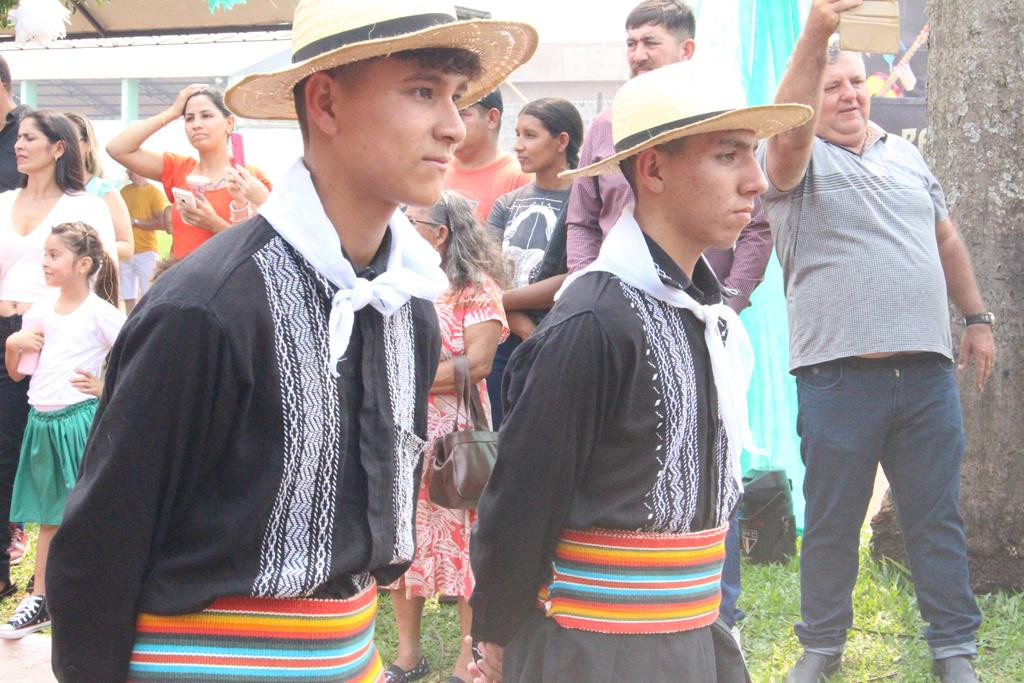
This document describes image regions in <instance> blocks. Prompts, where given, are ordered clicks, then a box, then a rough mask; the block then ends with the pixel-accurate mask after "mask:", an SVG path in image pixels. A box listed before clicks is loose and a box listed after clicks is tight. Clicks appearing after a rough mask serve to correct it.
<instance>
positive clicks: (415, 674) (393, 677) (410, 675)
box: [384, 657, 430, 683]
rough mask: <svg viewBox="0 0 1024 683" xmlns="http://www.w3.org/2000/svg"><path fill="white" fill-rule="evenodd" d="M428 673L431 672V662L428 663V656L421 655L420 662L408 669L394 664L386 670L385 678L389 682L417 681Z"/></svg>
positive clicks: (406, 682) (405, 682)
mask: <svg viewBox="0 0 1024 683" xmlns="http://www.w3.org/2000/svg"><path fill="white" fill-rule="evenodd" d="M428 673H430V664H428V663H427V658H426V657H420V663H419V664H417V665H416V666H414V667H413V668H411V669H409V670H408V671H406V670H405V669H403V668H402V667H400V666H398V665H397V664H392V665H391V666H389V667H388V670H387V671H385V672H384V680H386V681H387V683H409V681H417V680H419V679H421V678H423V677H424V676H426V675H427V674H428Z"/></svg>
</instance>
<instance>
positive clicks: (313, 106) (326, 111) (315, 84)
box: [305, 71, 338, 137]
mask: <svg viewBox="0 0 1024 683" xmlns="http://www.w3.org/2000/svg"><path fill="white" fill-rule="evenodd" d="M337 87H338V84H337V82H336V81H335V80H334V78H333V77H332V76H331V75H330V74H328V73H324V72H322V71H321V72H317V73H315V74H313V75H312V76H310V77H309V79H308V80H307V81H306V89H305V94H306V119H307V120H308V121H309V123H310V128H313V127H314V126H315V127H316V128H318V129H320V131H322V132H323V133H324V134H325V135H327V136H329V137H333V136H334V135H336V134H337V132H338V120H337V117H336V116H335V113H334V104H335V101H336V99H337V92H336V91H337Z"/></svg>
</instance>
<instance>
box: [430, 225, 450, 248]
mask: <svg viewBox="0 0 1024 683" xmlns="http://www.w3.org/2000/svg"><path fill="white" fill-rule="evenodd" d="M450 234H451V230H449V228H448V226H447V225H439V226H437V237H436V238H435V240H434V246H435V247H436V248H438V249H440V248H441V247H442V246H443V245H444V244H446V243H447V242H448V236H449V235H450Z"/></svg>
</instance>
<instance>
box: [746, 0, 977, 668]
mask: <svg viewBox="0 0 1024 683" xmlns="http://www.w3.org/2000/svg"><path fill="white" fill-rule="evenodd" d="M859 4H861V3H860V0H815V2H814V3H813V5H812V7H811V10H810V13H809V15H808V18H807V23H806V24H805V26H804V30H803V33H802V34H801V36H800V39H799V41H798V42H797V45H796V48H795V50H794V52H793V58H792V61H791V63H790V66H789V68H788V70H787V71H786V75H785V76H784V78H783V80H782V83H781V84H780V86H779V91H778V95H777V99H780V100H785V101H797V102H805V103H807V104H809V105H811V106H813V107H814V109H815V112H816V115H815V117H814V119H813V120H812V121H811V122H809V123H808V124H807V125H806V126H804V127H802V128H800V129H798V130H794V131H791V132H790V133H787V134H786V135H780V136H779V137H777V138H774V139H772V140H771V141H770V142H769V143H768V144H767V145H765V147H764V148H763V149H762V153H761V160H762V164H763V167H764V169H765V172H766V174H767V176H768V178H769V182H770V183H771V187H770V188H769V190H768V192H767V193H766V194H765V198H764V202H765V207H766V209H767V210H768V213H769V215H770V216H771V222H772V227H773V229H774V230H775V243H776V249H777V251H778V254H779V261H780V263H781V264H782V270H783V275H784V278H785V286H786V294H787V300H788V301H789V328H790V361H789V365H790V371H791V372H793V374H795V375H796V378H797V396H798V400H799V421H800V429H801V444H800V450H801V455H802V457H803V460H804V463H805V464H806V465H807V473H806V476H805V479H804V497H805V499H806V501H807V508H806V524H805V527H804V540H803V545H802V547H801V552H800V613H801V617H802V619H801V620H800V622H799V623H798V624H797V625H796V633H797V636H798V637H799V638H800V642H801V643H802V644H803V646H804V654H803V656H801V657H800V659H799V660H798V662H797V663H796V665H795V666H794V667H793V669H792V670H791V671H790V672H789V675H788V676H787V678H786V680H787V681H789V682H792V683H812V682H816V681H818V680H819V679H821V678H823V677H825V676H828V675H831V674H832V673H833V672H835V671H836V670H837V669H838V668H839V667H840V663H841V660H842V653H843V649H844V645H845V642H846V634H847V630H848V629H849V628H850V626H851V624H852V622H853V609H852V603H851V594H852V591H853V587H854V583H855V582H856V578H857V550H858V546H859V540H860V530H861V526H862V524H863V520H864V514H865V512H866V511H867V507H868V501H869V500H870V498H871V490H872V486H873V484H874V480H875V472H876V471H877V469H878V464H879V462H881V464H882V467H883V468H884V469H885V473H886V476H887V477H888V479H889V483H890V484H891V485H892V493H893V497H894V499H895V501H896V505H897V509H898V511H899V515H900V521H901V523H902V525H903V529H904V532H905V533H904V540H905V542H906V549H907V559H908V562H909V566H910V570H911V574H912V577H913V580H914V588H915V590H916V593H917V601H918V606H919V609H920V611H921V617H922V618H923V619H924V620H925V621H926V622H927V623H928V628H927V629H926V630H925V637H926V639H927V641H928V644H929V646H930V647H931V651H932V658H933V660H934V663H933V670H934V672H935V673H936V674H938V676H939V677H940V678H941V680H943V681H949V682H951V683H952V682H954V681H955V682H956V683H972V682H974V681H977V676H976V674H975V672H974V667H973V665H972V663H971V659H972V658H973V657H974V655H975V654H976V653H977V643H976V633H977V630H978V626H979V624H980V623H981V614H980V613H979V611H978V606H977V604H976V603H975V600H974V596H973V594H972V593H971V586H970V580H969V576H968V567H967V547H966V540H965V537H964V527H963V520H962V519H961V517H960V511H959V509H958V505H959V485H960V463H961V461H962V460H963V456H964V428H963V414H962V410H961V406H960V396H959V393H958V391H957V383H956V377H955V375H954V373H953V346H952V339H951V335H950V326H949V304H948V298H947V297H949V298H952V299H953V301H954V302H955V303H956V304H957V306H958V307H959V309H960V311H961V312H962V313H963V314H964V315H965V319H964V324H965V330H964V335H963V340H962V342H961V345H960V354H959V355H960V364H961V367H965V366H966V365H967V363H968V361H970V360H973V361H974V364H975V371H976V375H975V379H976V383H977V386H978V389H981V387H982V386H984V384H985V382H986V380H987V379H988V376H989V374H990V373H991V372H992V368H993V366H994V364H995V342H994V340H993V337H992V323H993V317H992V314H991V313H987V312H986V308H985V302H984V300H983V299H982V297H981V294H980V292H979V291H978V286H977V283H976V282H975V279H974V273H973V272H972V270H971V261H970V257H969V255H968V253H967V248H966V247H965V246H964V243H963V241H962V240H961V239H960V235H959V234H958V232H957V229H956V227H955V226H954V224H953V222H952V220H951V219H950V217H949V211H948V209H947V208H946V200H945V196H944V194H943V191H942V188H941V187H940V185H939V182H938V180H936V179H935V176H934V175H932V173H931V171H930V170H929V169H928V166H927V165H926V164H925V162H924V159H922V157H921V154H920V152H919V151H918V150H917V148H916V147H914V146H913V145H912V144H910V143H908V142H907V141H906V140H904V139H903V138H901V137H900V136H898V135H887V134H886V133H885V131H883V130H882V129H881V128H879V127H878V126H876V125H875V124H874V123H871V121H870V119H869V114H870V106H871V99H870V97H868V94H867V90H866V87H865V80H866V79H865V73H864V61H863V59H862V57H861V55H860V54H858V53H853V52H841V51H840V50H839V47H838V40H837V39H832V38H831V36H832V34H833V31H835V29H836V27H837V25H838V24H839V15H840V13H841V12H842V11H844V10H846V9H847V8H849V7H851V6H856V5H859ZM836 38H838V37H836ZM798 233H799V235H798Z"/></svg>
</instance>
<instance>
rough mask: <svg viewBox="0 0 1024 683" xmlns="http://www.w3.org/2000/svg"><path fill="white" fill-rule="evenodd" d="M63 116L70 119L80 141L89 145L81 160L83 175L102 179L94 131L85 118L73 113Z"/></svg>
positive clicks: (101, 168)
mask: <svg viewBox="0 0 1024 683" xmlns="http://www.w3.org/2000/svg"><path fill="white" fill-rule="evenodd" d="M64 116H66V117H68V118H69V119H71V123H73V124H75V127H76V128H78V133H79V135H80V136H81V139H82V140H84V141H85V142H86V143H87V144H88V145H89V151H88V152H86V153H85V158H84V159H82V163H84V164H85V174H86V175H89V176H96V177H98V178H102V177H103V165H102V164H101V163H100V157H99V155H98V154H96V146H97V144H98V143H97V141H96V131H95V130H93V127H92V123H91V122H90V121H89V119H87V118H86V117H84V116H82V115H81V114H76V113H75V112H73V111H69V112H65V113H64Z"/></svg>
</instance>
